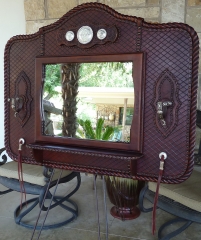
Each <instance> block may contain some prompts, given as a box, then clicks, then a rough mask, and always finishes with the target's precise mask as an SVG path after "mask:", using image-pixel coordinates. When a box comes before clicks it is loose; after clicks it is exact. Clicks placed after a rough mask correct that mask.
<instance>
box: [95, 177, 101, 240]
mask: <svg viewBox="0 0 201 240" xmlns="http://www.w3.org/2000/svg"><path fill="white" fill-rule="evenodd" d="M96 179H97V174H94V190H95V197H96V213H97V222H98V240H101V237H100V217H99V208H98V195H97V187H96Z"/></svg>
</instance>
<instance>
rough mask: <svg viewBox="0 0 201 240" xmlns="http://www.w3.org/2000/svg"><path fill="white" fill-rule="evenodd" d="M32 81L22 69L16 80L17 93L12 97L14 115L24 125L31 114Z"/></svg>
mask: <svg viewBox="0 0 201 240" xmlns="http://www.w3.org/2000/svg"><path fill="white" fill-rule="evenodd" d="M31 102H32V97H31V82H30V80H29V78H28V77H27V75H26V73H25V72H24V71H22V72H21V73H20V74H19V75H18V77H17V79H16V81H15V95H14V97H13V98H11V107H12V109H13V110H14V116H15V117H16V118H17V120H18V122H19V123H20V124H21V126H22V127H23V126H24V125H25V124H26V122H27V121H28V119H29V117H30V114H31Z"/></svg>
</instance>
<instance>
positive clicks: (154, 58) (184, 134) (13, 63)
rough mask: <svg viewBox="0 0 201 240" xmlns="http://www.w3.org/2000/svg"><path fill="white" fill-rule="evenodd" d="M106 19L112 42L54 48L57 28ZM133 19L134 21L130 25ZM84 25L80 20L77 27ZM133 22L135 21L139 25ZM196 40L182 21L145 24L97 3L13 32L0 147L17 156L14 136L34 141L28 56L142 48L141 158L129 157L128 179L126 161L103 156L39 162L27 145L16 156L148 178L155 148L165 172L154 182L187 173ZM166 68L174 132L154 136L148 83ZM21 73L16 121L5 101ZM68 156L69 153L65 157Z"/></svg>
mask: <svg viewBox="0 0 201 240" xmlns="http://www.w3.org/2000/svg"><path fill="white" fill-rule="evenodd" d="M90 22H93V24H106V25H114V26H115V27H116V28H117V29H118V37H117V40H116V41H115V42H114V43H113V42H107V43H105V44H104V45H94V46H92V47H89V48H79V47H77V46H73V47H68V46H65V45H59V44H58V42H57V37H56V36H57V33H58V31H59V29H61V28H63V29H66V28H68V27H72V26H78V25H79V26H80V25H89V24H90ZM137 22H138V25H137ZM85 23H86V24H85ZM140 24H142V26H141V27H139V26H140ZM198 49H199V45H198V37H197V34H196V33H195V31H194V30H193V29H192V28H191V27H189V26H188V25H185V24H179V23H172V24H148V23H146V22H143V23H142V20H141V19H140V18H135V17H128V16H123V15H120V14H118V13H116V12H115V11H113V10H112V9H110V8H109V7H106V6H105V5H102V4H98V3H91V4H85V5H81V6H78V7H77V8H75V9H73V10H72V11H70V12H69V13H67V14H66V15H65V16H64V17H63V18H61V19H60V20H59V21H58V22H56V23H55V24H52V25H50V26H47V27H44V28H42V29H41V30H40V31H39V32H38V33H36V34H33V35H27V36H16V37H14V38H12V39H11V40H10V41H9V42H8V43H7V45H6V49H5V147H6V150H7V152H8V154H9V156H10V157H11V158H12V159H14V160H17V152H18V145H19V144H18V141H19V138H21V137H22V138H24V139H25V140H26V144H30V143H34V142H35V137H34V136H35V119H34V116H35V108H36V107H38V106H35V105H34V97H35V58H36V57H37V56H43V57H46V56H52V57H54V56H76V55H78V56H80V55H101V54H121V53H122V54H123V53H135V52H137V51H141V52H144V53H146V64H145V72H146V74H145V98H144V122H143V123H144V130H143V135H144V140H143V157H142V158H139V159H138V160H137V169H136V170H137V173H136V174H135V175H134V176H132V174H131V172H132V170H131V169H130V161H128V160H126V161H125V160H121V159H118V160H112V161H109V160H108V161H106V160H107V159H105V160H104V158H101V159H100V158H99V159H96V158H94V159H93V158H92V157H91V160H90V161H89V159H88V158H87V157H86V156H85V157H83V159H85V160H86V162H83V163H82V161H81V160H79V161H77V160H76V155H75V160H74V159H73V157H72V156H71V157H70V158H69V162H68V157H67V155H65V153H58V152H53V151H44V153H43V162H42V163H41V162H36V161H35V159H34V158H33V154H32V149H30V148H27V147H23V150H22V154H23V161H24V162H27V163H30V164H45V165H49V166H53V167H58V168H66V169H72V170H77V171H88V172H92V173H94V172H96V173H101V174H108V175H116V176H123V177H133V178H138V179H141V180H151V181H156V179H157V175H158V168H159V162H160V159H159V157H158V155H159V153H160V152H166V153H167V154H168V158H167V160H166V161H165V170H164V176H163V179H162V182H168V183H175V182H181V181H183V180H185V179H186V178H188V177H189V175H190V173H191V171H192V168H193V151H194V143H195V120H196V93H197V92H196V91H197V74H198ZM166 70H168V71H169V72H170V73H171V74H172V76H173V78H174V79H176V88H177V94H178V101H180V105H179V107H178V109H177V113H176V114H177V117H176V118H175V119H176V122H175V126H174V129H173V130H172V132H171V133H170V134H169V135H168V136H164V135H163V134H161V131H160V129H159V128H158V127H157V124H156V110H155V109H154V108H153V102H154V99H155V95H156V85H157V81H159V79H160V77H161V74H162V73H163V72H164V71H166ZM22 71H23V72H25V74H26V75H27V77H28V78H29V80H30V82H31V97H32V98H33V101H32V102H31V108H30V111H31V116H30V117H29V119H28V121H27V122H26V124H25V125H24V126H22V125H21V124H20V122H19V121H18V119H17V118H16V117H14V111H13V109H11V105H10V102H8V98H13V97H14V94H15V89H16V86H15V82H16V79H17V78H18V77H19V75H21V74H22ZM73 156H74V155H73Z"/></svg>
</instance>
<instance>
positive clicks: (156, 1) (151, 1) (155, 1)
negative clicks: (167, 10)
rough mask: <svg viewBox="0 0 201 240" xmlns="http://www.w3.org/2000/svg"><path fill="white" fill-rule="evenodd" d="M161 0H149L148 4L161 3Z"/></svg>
mask: <svg viewBox="0 0 201 240" xmlns="http://www.w3.org/2000/svg"><path fill="white" fill-rule="evenodd" d="M159 3H160V0H147V4H148V5H159Z"/></svg>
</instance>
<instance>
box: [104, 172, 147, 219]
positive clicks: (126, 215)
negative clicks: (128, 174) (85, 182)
mask: <svg viewBox="0 0 201 240" xmlns="http://www.w3.org/2000/svg"><path fill="white" fill-rule="evenodd" d="M105 181H106V187H107V193H108V196H109V199H110V201H111V203H112V204H114V206H113V207H112V208H111V210H110V213H111V215H112V216H113V217H115V218H118V219H121V220H131V219H135V218H137V217H138V216H139V215H140V210H139V208H138V207H137V205H138V199H139V194H140V191H141V189H142V188H143V186H144V181H138V180H133V179H128V178H121V177H113V176H106V177H105Z"/></svg>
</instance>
